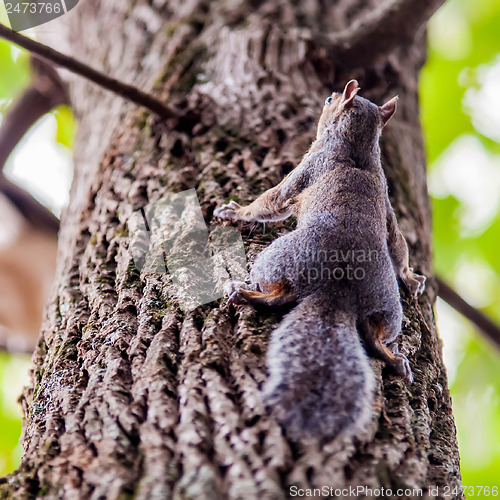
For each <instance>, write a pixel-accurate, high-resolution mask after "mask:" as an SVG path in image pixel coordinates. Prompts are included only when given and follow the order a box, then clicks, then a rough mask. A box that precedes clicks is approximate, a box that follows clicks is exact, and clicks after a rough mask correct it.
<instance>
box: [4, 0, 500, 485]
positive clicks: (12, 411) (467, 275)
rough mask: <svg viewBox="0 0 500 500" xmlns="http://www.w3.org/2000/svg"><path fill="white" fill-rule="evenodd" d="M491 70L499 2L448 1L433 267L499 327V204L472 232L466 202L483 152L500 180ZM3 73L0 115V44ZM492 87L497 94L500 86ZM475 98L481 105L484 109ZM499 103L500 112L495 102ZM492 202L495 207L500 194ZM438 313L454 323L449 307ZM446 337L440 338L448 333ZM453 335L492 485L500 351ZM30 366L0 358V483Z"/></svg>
mask: <svg viewBox="0 0 500 500" xmlns="http://www.w3.org/2000/svg"><path fill="white" fill-rule="evenodd" d="M0 14H1V9H0ZM495 64H497V65H499V67H500V2H498V0H476V1H474V2H470V1H469V0H448V2H447V3H446V4H445V5H444V7H443V8H441V9H440V11H439V12H438V13H437V14H436V15H435V16H434V18H433V19H432V20H431V23H430V26H429V57H428V62H427V64H426V65H425V67H424V69H423V71H422V76H421V84H420V96H421V109H422V115H421V118H422V123H423V127H424V134H425V140H426V148H427V155H428V160H429V176H430V180H431V182H430V192H431V197H432V203H433V210H434V221H433V222H434V250H435V267H436V270H437V272H438V273H439V274H440V275H441V276H444V277H445V278H446V279H447V280H448V281H449V282H450V283H451V284H452V285H453V286H454V287H455V288H457V290H458V291H459V292H460V293H461V294H462V295H463V296H464V297H466V298H467V299H468V300H469V301H470V302H472V303H473V304H474V305H476V306H480V307H481V308H482V309H483V310H484V311H485V312H486V313H487V314H488V315H490V316H491V317H493V318H495V319H496V320H497V322H499V323H500V307H498V306H499V304H500V259H499V258H498V256H497V245H498V242H499V241H500V208H499V207H500V205H499V204H498V203H496V202H497V200H495V199H491V197H492V195H491V193H490V194H489V195H488V193H486V191H485V192H484V193H482V192H481V186H479V188H478V187H477V186H476V191H477V190H479V194H480V196H483V199H480V200H479V202H480V203H484V204H485V205H488V206H490V207H493V209H492V210H493V211H492V213H490V214H489V215H488V217H483V218H482V219H481V220H480V221H479V222H478V223H477V224H475V225H474V224H472V223H471V218H470V215H471V200H470V199H468V198H467V189H468V187H469V184H470V188H471V189H472V187H473V185H475V183H474V182H473V181H474V180H477V178H478V177H479V176H480V175H481V174H482V175H483V176H484V175H485V172H488V170H486V171H485V170H484V168H483V170H481V169H479V170H478V164H479V163H480V159H479V158H478V151H477V148H479V149H481V150H482V151H483V153H484V154H483V156H484V157H482V159H481V161H482V162H483V163H484V162H487V163H488V165H490V167H491V169H490V170H489V172H491V173H493V174H495V172H498V173H499V174H500V143H499V142H498V137H499V136H498V135H496V136H495V134H494V133H488V131H487V130H486V131H485V129H484V127H483V128H481V127H479V126H478V125H477V123H478V116H477V115H478V113H479V114H480V113H481V112H483V114H484V109H487V108H488V107H489V108H492V109H493V112H495V110H496V113H497V117H498V122H497V124H498V125H499V130H500V107H497V108H495V106H493V105H491V106H490V103H489V102H488V100H487V99H485V98H484V96H483V97H482V98H481V88H482V87H483V86H484V85H486V84H487V81H488V76H487V71H488V68H490V67H493V66H494V65H495ZM0 68H1V69H2V72H1V77H0V110H3V109H5V107H6V106H7V105H8V104H9V103H10V102H11V100H12V99H13V98H15V96H16V95H17V94H18V93H19V92H20V91H21V90H22V88H23V87H24V86H26V85H27V83H28V81H29V68H28V63H27V57H26V55H24V54H23V53H22V52H20V51H18V50H17V49H15V48H12V47H11V46H10V45H9V44H7V43H5V42H4V41H2V40H0ZM485 75H486V76H485ZM498 84H499V87H498V90H500V80H499V81H498ZM499 94H500V92H499ZM481 99H482V100H483V101H486V102H483V104H482V107H481V106H480V105H479V104H480V101H481ZM496 102H497V105H498V104H499V103H500V99H499V100H498V101H496ZM493 104H495V103H493ZM53 113H54V115H55V117H56V120H57V124H58V128H57V137H56V138H55V140H56V141H57V142H60V143H62V144H64V145H66V146H68V147H71V146H72V145H73V138H74V130H75V122H74V118H73V115H72V113H71V111H70V110H69V109H68V108H65V107H61V108H59V109H58V110H56V111H54V112H53ZM480 121H481V120H479V122H480ZM499 133H500V132H499ZM464 139H466V140H464ZM471 144H476V146H477V147H476V150H474V151H470V149H471V148H470V145H471ZM454 147H457V148H458V153H457V154H456V155H455V157H452V158H451V159H450V158H449V152H450V151H451V150H453V148H454ZM464 147H468V148H469V154H468V156H467V159H468V160H469V162H470V165H466V168H465V169H460V168H458V165H457V173H456V177H457V178H458V181H459V182H460V184H459V185H460V186H462V188H461V189H458V188H457V186H456V184H454V183H453V180H454V179H453V178H451V179H450V177H453V175H454V171H453V168H454V165H453V161H457V159H458V160H460V158H463V157H464V155H463V154H462V153H463V151H464V149H463V148H464ZM460 148H462V149H460ZM447 155H448V159H447ZM453 158H455V160H454V159H453ZM450 172H451V174H450ZM460 176H462V177H460ZM493 177H495V178H496V179H497V181H498V179H500V175H498V176H496V174H495V175H493V176H492V179H489V178H486V179H483V181H484V182H486V183H488V182H491V183H493V182H494V179H493ZM455 181H456V179H455ZM497 181H495V182H497ZM476 184H477V183H476ZM464 193H465V194H464ZM499 193H500V184H499ZM496 198H497V199H498V198H500V197H499V196H498V194H497V195H496ZM476 201H477V200H476ZM495 203H496V205H495ZM443 311H444V312H445V313H446V314H448V315H450V314H455V315H456V313H451V312H450V310H446V309H445V308H443ZM439 313H441V311H439ZM442 330H443V335H444V333H445V331H444V330H445V329H444V328H442ZM449 330H450V331H448V332H447V333H446V335H445V337H446V338H445V351H446V350H447V349H448V350H450V352H452V355H451V354H450V359H449V360H448V366H449V369H450V389H451V392H452V397H453V406H454V415H455V419H456V422H457V429H458V439H459V445H460V455H461V463H462V474H463V483H464V484H465V485H476V486H479V485H482V486H498V485H500V480H499V473H498V471H499V470H500V363H499V360H500V358H499V352H498V351H497V350H496V349H494V348H492V346H491V345H490V344H489V343H488V341H487V340H485V339H484V338H483V337H481V336H480V335H479V334H478V333H477V332H475V331H474V330H473V329H472V328H471V326H470V325H468V324H467V322H466V321H465V320H463V319H462V318H461V317H458V318H455V322H454V323H453V326H452V328H449ZM27 366H28V361H27V359H26V358H24V357H18V356H8V355H6V354H2V355H0V428H1V429H2V433H0V474H2V475H3V474H5V473H7V472H10V471H12V470H13V469H14V468H15V466H16V465H17V463H18V461H19V458H20V450H19V446H18V445H17V441H18V437H19V434H20V430H21V424H20V410H19V408H16V406H15V399H16V398H17V395H18V394H19V393H20V391H21V386H22V384H23V383H25V381H24V380H23V377H19V374H23V376H24V374H25V373H26V371H27Z"/></svg>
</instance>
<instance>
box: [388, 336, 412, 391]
mask: <svg viewBox="0 0 500 500" xmlns="http://www.w3.org/2000/svg"><path fill="white" fill-rule="evenodd" d="M389 349H390V351H391V352H392V353H393V354H394V361H393V363H392V365H393V366H394V369H395V370H396V372H397V373H398V375H401V377H402V378H403V379H404V381H405V382H406V383H407V384H411V383H412V382H413V372H412V371H411V366H410V362H409V361H408V358H407V357H406V356H405V355H404V354H401V353H400V352H399V346H398V344H392V345H391V346H390V347H389Z"/></svg>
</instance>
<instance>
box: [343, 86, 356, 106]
mask: <svg viewBox="0 0 500 500" xmlns="http://www.w3.org/2000/svg"><path fill="white" fill-rule="evenodd" d="M358 92H359V83H358V81H357V80H351V81H349V82H347V85H346V86H345V89H344V93H343V94H342V102H343V105H344V108H350V107H351V106H352V103H353V101H354V98H355V97H356V94H357V93H358Z"/></svg>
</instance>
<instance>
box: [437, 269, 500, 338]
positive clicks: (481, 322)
mask: <svg viewBox="0 0 500 500" xmlns="http://www.w3.org/2000/svg"><path fill="white" fill-rule="evenodd" d="M436 281H437V284H438V287H439V290H438V293H439V296H440V297H441V298H442V299H443V300H444V301H445V302H446V303H447V304H449V305H450V306H451V307H453V309H455V310H456V311H458V312H459V313H461V314H463V315H464V316H465V317H466V318H467V319H468V320H469V321H471V322H472V323H474V325H476V326H477V327H478V328H479V329H480V330H481V332H483V333H484V335H486V337H488V338H489V339H490V340H491V341H492V342H493V343H494V344H496V346H497V347H500V328H499V327H498V326H497V325H495V323H493V321H491V319H490V318H488V317H487V316H485V315H484V314H483V313H482V312H481V311H479V310H478V309H476V308H475V307H472V306H471V305H470V304H469V303H468V302H466V301H465V300H464V299H463V298H462V297H460V295H458V293H457V292H455V290H453V289H452V288H451V287H450V286H449V285H447V284H446V283H445V282H444V281H443V280H442V279H440V278H436Z"/></svg>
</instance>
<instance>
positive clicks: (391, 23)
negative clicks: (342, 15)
mask: <svg viewBox="0 0 500 500" xmlns="http://www.w3.org/2000/svg"><path fill="white" fill-rule="evenodd" d="M443 3H444V0H386V1H385V2H383V3H382V4H381V5H380V6H378V7H377V8H376V9H375V10H373V11H371V12H370V13H369V14H367V15H365V16H362V17H361V18H360V19H356V20H355V21H354V22H353V24H352V25H351V26H349V27H348V28H346V29H345V30H343V31H340V32H338V33H335V34H333V35H330V36H328V37H327V38H326V39H324V40H323V42H324V43H325V47H327V50H329V51H330V52H331V55H332V58H333V59H334V60H335V61H336V62H339V63H341V64H343V65H346V66H352V67H355V66H363V65H366V64H369V63H373V62H374V61H375V60H377V59H378V58H380V57H382V56H384V55H386V54H388V53H389V52H391V51H392V50H393V49H395V48H396V47H401V46H404V45H409V44H411V43H412V42H413V40H414V38H415V36H416V35H417V33H418V32H419V30H420V29H421V28H423V26H424V25H425V23H426V21H427V20H428V19H429V18H430V17H431V16H432V14H434V12H435V11H436V10H437V9H438V8H439V7H440V6H441V5H442V4H443Z"/></svg>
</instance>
